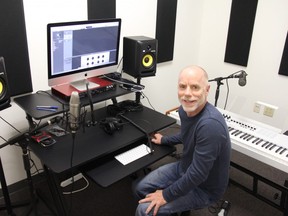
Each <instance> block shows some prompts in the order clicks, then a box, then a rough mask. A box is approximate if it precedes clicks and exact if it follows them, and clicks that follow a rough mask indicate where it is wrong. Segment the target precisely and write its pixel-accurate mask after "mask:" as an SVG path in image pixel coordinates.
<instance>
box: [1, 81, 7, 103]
mask: <svg viewBox="0 0 288 216" xmlns="http://www.w3.org/2000/svg"><path fill="white" fill-rule="evenodd" d="M5 88H6V87H5V82H4V80H3V79H1V78H0V98H2V97H3V95H5Z"/></svg>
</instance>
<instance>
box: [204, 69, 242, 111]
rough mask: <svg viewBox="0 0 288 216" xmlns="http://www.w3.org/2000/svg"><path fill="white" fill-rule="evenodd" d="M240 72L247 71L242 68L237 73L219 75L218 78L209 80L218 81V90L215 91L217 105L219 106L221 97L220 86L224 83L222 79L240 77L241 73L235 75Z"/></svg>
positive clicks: (215, 104)
mask: <svg viewBox="0 0 288 216" xmlns="http://www.w3.org/2000/svg"><path fill="white" fill-rule="evenodd" d="M238 73H241V74H242V73H245V74H246V72H245V71H243V70H240V71H237V72H235V73H232V74H230V75H229V76H227V77H217V78H214V79H211V80H208V82H212V81H216V82H217V88H216V92H215V103H214V106H215V107H217V102H218V98H219V94H220V86H221V85H223V82H222V81H223V80H227V79H232V78H239V77H240V76H241V74H240V75H235V74H238ZM246 75H247V74H246Z"/></svg>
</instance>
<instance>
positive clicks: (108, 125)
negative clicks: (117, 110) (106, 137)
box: [99, 117, 123, 135]
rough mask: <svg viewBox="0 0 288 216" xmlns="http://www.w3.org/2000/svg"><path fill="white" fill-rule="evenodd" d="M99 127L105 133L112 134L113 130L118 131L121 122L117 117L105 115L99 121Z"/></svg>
mask: <svg viewBox="0 0 288 216" xmlns="http://www.w3.org/2000/svg"><path fill="white" fill-rule="evenodd" d="M99 124H100V127H101V128H103V130H104V131H105V132H106V133H107V134H110V135H112V134H113V133H114V132H115V131H119V130H120V129H122V128H123V122H122V120H121V119H119V118H115V117H107V118H105V119H102V120H101V121H100V122H99Z"/></svg>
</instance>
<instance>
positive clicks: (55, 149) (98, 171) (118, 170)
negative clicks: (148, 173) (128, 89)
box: [15, 92, 175, 216]
mask: <svg viewBox="0 0 288 216" xmlns="http://www.w3.org/2000/svg"><path fill="white" fill-rule="evenodd" d="M109 94H111V92H109ZM121 94H122V93H121ZM123 94H125V93H123ZM101 96H102V97H103V95H101ZM24 97H27V96H24ZM29 97H33V101H34V103H36V102H35V101H37V100H38V99H39V100H41V99H43V97H42V95H41V97H39V98H38V99H37V95H36V96H35V94H33V95H31V96H29ZM17 99H18V100H16V101H15V102H16V103H18V104H19V106H20V107H22V108H23V107H26V108H27V110H25V109H24V110H25V112H26V113H27V115H29V116H31V117H32V118H33V112H34V111H35V110H31V109H33V106H29V104H27V101H29V100H27V98H26V100H24V99H23V98H20V99H19V98H17ZM49 100H50V99H49ZM38 102H39V103H40V102H41V101H38ZM38 102H37V103H38ZM42 105H43V104H42ZM31 107H32V108H31ZM29 109H30V110H29ZM37 112H39V111H37ZM49 114H51V113H49ZM124 115H125V117H127V118H129V119H130V120H132V121H133V122H134V123H136V124H138V125H139V126H140V127H141V128H143V129H144V130H146V132H147V133H148V134H152V133H154V132H156V131H159V130H162V129H164V128H166V127H168V126H170V125H172V124H174V123H175V120H174V119H173V118H171V117H168V116H166V115H164V114H162V113H159V112H157V111H154V110H152V109H150V108H147V107H144V108H143V110H142V111H138V112H128V113H125V114H124ZM94 116H95V120H96V121H97V122H99V120H101V119H103V118H105V117H106V116H107V112H106V108H105V107H104V108H101V109H99V110H95V111H94ZM43 117H46V116H43ZM87 117H88V118H90V115H89V114H88V115H87ZM38 118H39V116H38ZM123 122H124V123H125V120H124V119H123ZM55 139H56V144H54V145H53V146H50V147H47V148H44V147H42V146H40V145H39V144H36V143H35V142H30V143H29V148H30V149H31V150H32V151H33V152H34V153H35V155H36V156H37V157H38V158H39V159H40V160H41V162H42V164H43V168H44V171H45V173H46V175H47V180H48V184H49V188H50V190H51V194H52V196H53V200H54V201H55V205H56V209H57V213H58V215H61V216H64V215H68V213H67V207H66V203H65V200H64V197H63V195H62V190H61V188H60V180H59V175H60V174H63V173H66V174H67V173H68V174H69V173H71V174H72V173H73V172H74V174H75V172H77V171H78V172H82V173H83V174H84V175H85V174H86V175H87V176H89V177H90V178H91V179H93V180H94V181H95V182H96V183H98V184H99V185H101V186H103V187H108V186H109V185H111V184H113V183H115V182H117V181H119V180H121V179H123V178H125V177H127V176H129V175H131V174H133V173H134V172H136V171H138V170H140V169H143V168H145V167H147V166H149V165H150V164H152V163H154V162H156V161H157V160H160V159H161V158H163V157H165V156H167V155H169V154H171V153H172V152H174V151H175V148H174V147H171V146H158V145H153V149H154V152H153V154H149V155H146V156H144V157H143V158H140V159H138V160H136V161H134V162H132V163H130V164H128V165H125V166H124V165H122V164H121V163H120V162H118V161H117V160H116V159H115V158H114V156H115V155H117V154H119V153H121V152H125V151H127V150H128V149H131V148H132V147H134V146H137V145H139V144H142V143H147V137H146V134H144V133H143V132H142V131H140V130H139V129H137V128H136V127H135V126H133V125H132V124H131V123H128V122H127V124H126V123H125V124H124V125H123V128H122V129H121V130H119V131H116V132H115V133H113V134H112V135H109V134H106V133H105V132H104V130H102V129H101V128H100V126H99V124H96V125H95V126H91V127H85V128H84V129H83V128H80V129H79V130H78V131H77V132H76V135H75V139H74V141H75V142H74V153H73V160H72V164H71V155H72V148H73V144H72V143H73V138H72V135H71V134H68V135H65V136H63V137H57V138H55Z"/></svg>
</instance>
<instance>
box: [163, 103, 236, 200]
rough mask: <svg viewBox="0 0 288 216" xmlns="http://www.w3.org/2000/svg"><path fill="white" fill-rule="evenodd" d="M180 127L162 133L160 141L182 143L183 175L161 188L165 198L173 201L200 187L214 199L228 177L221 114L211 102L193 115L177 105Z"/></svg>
mask: <svg viewBox="0 0 288 216" xmlns="http://www.w3.org/2000/svg"><path fill="white" fill-rule="evenodd" d="M179 116H180V120H181V131H180V133H179V134H177V135H172V136H163V137H162V140H161V143H162V144H169V145H174V144H179V143H182V144H183V155H182V158H181V159H180V165H181V167H182V169H183V172H184V175H183V176H182V177H181V178H179V179H178V180H177V181H175V182H174V183H173V184H171V185H170V186H169V187H167V188H165V189H164V190H163V196H164V199H165V200H166V201H167V202H170V201H173V200H175V199H177V198H178V197H180V196H183V195H185V194H187V193H188V192H189V191H191V190H192V189H193V188H195V187H199V188H201V189H202V190H204V191H205V192H206V193H208V194H209V196H210V198H211V199H210V200H213V201H216V200H218V199H219V198H221V196H222V195H223V194H224V192H225V190H226V187H227V185H228V180H229V166H230V152H231V142H230V136H229V132H228V129H227V125H226V122H225V120H224V118H223V116H222V114H221V113H220V112H219V111H218V110H217V109H216V108H215V107H214V106H213V105H211V104H210V103H207V104H206V105H205V107H204V109H203V110H202V111H201V112H200V113H199V114H198V115H197V116H194V117H188V116H187V115H186V112H185V111H184V110H183V108H182V107H180V108H179Z"/></svg>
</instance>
